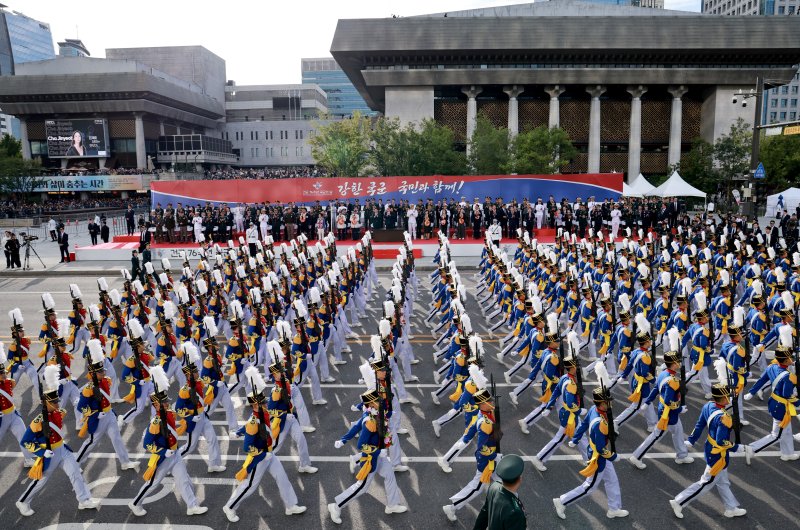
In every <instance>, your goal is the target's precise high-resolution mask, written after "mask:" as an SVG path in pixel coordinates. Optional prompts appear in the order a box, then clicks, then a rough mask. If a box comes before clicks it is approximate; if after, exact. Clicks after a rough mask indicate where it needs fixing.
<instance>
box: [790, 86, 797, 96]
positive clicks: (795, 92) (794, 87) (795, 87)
mask: <svg viewBox="0 0 800 530" xmlns="http://www.w3.org/2000/svg"><path fill="white" fill-rule="evenodd" d="M797 88H798V86H797V85H792V89H791V90H792V94H797Z"/></svg>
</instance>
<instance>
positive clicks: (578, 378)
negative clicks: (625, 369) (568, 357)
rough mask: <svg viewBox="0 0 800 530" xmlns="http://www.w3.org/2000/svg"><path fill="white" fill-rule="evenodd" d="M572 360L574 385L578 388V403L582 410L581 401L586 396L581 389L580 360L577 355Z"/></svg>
mask: <svg viewBox="0 0 800 530" xmlns="http://www.w3.org/2000/svg"><path fill="white" fill-rule="evenodd" d="M573 359H574V360H575V383H576V384H577V386H578V401H579V402H580V406H581V408H583V403H584V401H583V400H584V397H585V395H586V391H585V390H584V388H583V369H582V368H581V359H580V357H578V355H577V353H575V354H574V355H573ZM598 362H601V361H598Z"/></svg>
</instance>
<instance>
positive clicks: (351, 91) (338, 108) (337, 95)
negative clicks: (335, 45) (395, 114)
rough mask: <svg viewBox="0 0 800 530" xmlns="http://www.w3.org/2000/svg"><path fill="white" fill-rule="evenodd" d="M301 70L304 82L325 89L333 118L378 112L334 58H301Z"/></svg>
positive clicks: (329, 112) (370, 114)
mask: <svg viewBox="0 0 800 530" xmlns="http://www.w3.org/2000/svg"><path fill="white" fill-rule="evenodd" d="M300 71H301V75H302V80H303V84H305V85H311V84H315V85H319V87H320V88H321V89H322V90H323V91H325V95H326V96H327V98H328V114H329V115H330V116H331V117H332V118H334V119H341V118H347V117H350V116H352V115H353V113H354V112H356V111H358V112H360V113H361V114H364V115H366V116H373V115H375V114H376V112H375V111H373V110H372V109H370V108H369V106H368V105H367V103H366V102H365V101H364V98H362V97H361V94H359V93H358V90H356V87H354V86H353V83H351V82H350V79H348V77H347V74H346V73H344V71H343V70H342V69H341V68H340V67H339V65H338V64H336V61H335V60H334V59H333V58H331V57H319V58H312V59H300Z"/></svg>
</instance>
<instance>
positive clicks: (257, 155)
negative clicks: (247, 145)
mask: <svg viewBox="0 0 800 530" xmlns="http://www.w3.org/2000/svg"><path fill="white" fill-rule="evenodd" d="M258 157H259V154H258V147H256V158H258Z"/></svg>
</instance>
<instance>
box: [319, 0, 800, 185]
mask: <svg viewBox="0 0 800 530" xmlns="http://www.w3.org/2000/svg"><path fill="white" fill-rule="evenodd" d="M557 4H561V2H560V1H554V2H544V3H542V4H533V5H532V6H530V9H531V12H533V13H541V15H540V16H539V15H537V16H491V17H461V16H449V15H448V17H444V16H429V17H408V18H397V19H393V18H390V19H355V20H340V21H339V23H338V25H337V28H336V32H335V34H334V38H333V42H332V44H331V54H332V55H333V57H334V59H336V62H337V63H338V64H339V65H340V66H341V67H342V69H343V70H344V71H345V72H346V73H347V75H348V77H349V78H350V80H351V81H352V82H353V84H354V85H355V86H356V88H357V89H358V90H359V92H360V93H361V95H362V96H363V97H364V99H365V101H366V102H367V104H368V105H369V106H370V107H371V108H372V109H374V110H377V111H380V112H383V113H384V114H385V115H386V116H397V117H398V118H399V119H400V120H401V122H404V123H408V122H418V121H419V120H421V119H424V118H434V119H435V120H437V121H438V122H440V123H443V124H445V125H447V126H449V127H450V128H452V129H453V131H454V132H455V134H456V136H457V138H458V139H460V140H461V141H462V142H466V139H467V138H469V137H470V136H471V134H472V131H473V130H474V126H475V121H476V118H477V115H478V114H479V113H480V114H483V115H484V116H486V117H487V118H488V119H490V120H491V121H492V122H493V123H494V124H496V125H498V126H503V127H508V129H509V130H510V131H511V133H512V134H516V133H517V132H518V131H525V130H529V129H531V128H534V127H537V126H540V125H549V126H555V125H558V126H560V127H562V128H564V129H565V130H566V131H567V133H568V134H569V136H570V138H571V139H572V141H573V143H574V144H575V145H576V147H577V148H578V150H579V154H578V155H577V156H576V157H575V159H573V160H572V162H571V163H570V165H569V166H568V167H567V168H566V171H569V172H584V171H588V172H590V173H596V172H598V171H603V172H608V171H626V170H627V173H628V174H629V175H634V176H635V175H637V174H638V173H639V172H640V171H641V172H642V173H644V174H664V173H665V172H666V171H667V170H668V168H669V167H670V166H672V165H674V164H677V163H679V162H680V160H681V157H682V156H683V155H685V154H686V153H687V152H688V151H689V150H690V149H691V143H692V141H693V140H694V139H695V138H698V137H702V138H705V139H707V140H709V141H714V140H715V139H717V138H719V137H720V136H721V135H722V134H724V133H726V132H727V131H728V130H729V129H730V126H731V124H732V123H734V122H735V121H736V120H737V119H738V118H740V117H741V118H743V119H745V120H747V121H748V122H750V123H752V121H753V113H752V108H750V107H748V108H742V106H741V105H733V104H732V103H731V100H732V96H733V94H734V93H736V92H738V90H739V89H749V88H751V87H752V86H753V80H754V79H755V78H756V77H757V76H758V75H762V76H764V77H765V78H769V79H777V80H782V81H783V82H788V81H790V80H791V78H792V76H793V75H794V73H795V69H794V68H793V65H796V64H797V63H798V62H800V39H798V38H797V35H798V33H797V29H798V23H797V19H790V18H789V17H714V16H706V15H700V14H678V15H676V14H672V13H671V12H669V11H665V10H661V9H650V10H645V9H641V8H627V9H626V8H620V12H624V13H623V14H614V15H609V16H603V17H594V16H592V17H589V16H576V15H575V14H574V12H571V11H570V12H566V13H561V14H559V12H558V11H553V6H554V5H557ZM537 5H539V6H543V7H544V8H545V9H544V10H542V11H537ZM512 7H513V6H512ZM596 7H600V6H596ZM602 7H605V6H602ZM609 11H610V12H614V11H617V9H616V8H614V9H613V10H612V9H609ZM632 12H635V13H632Z"/></svg>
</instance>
